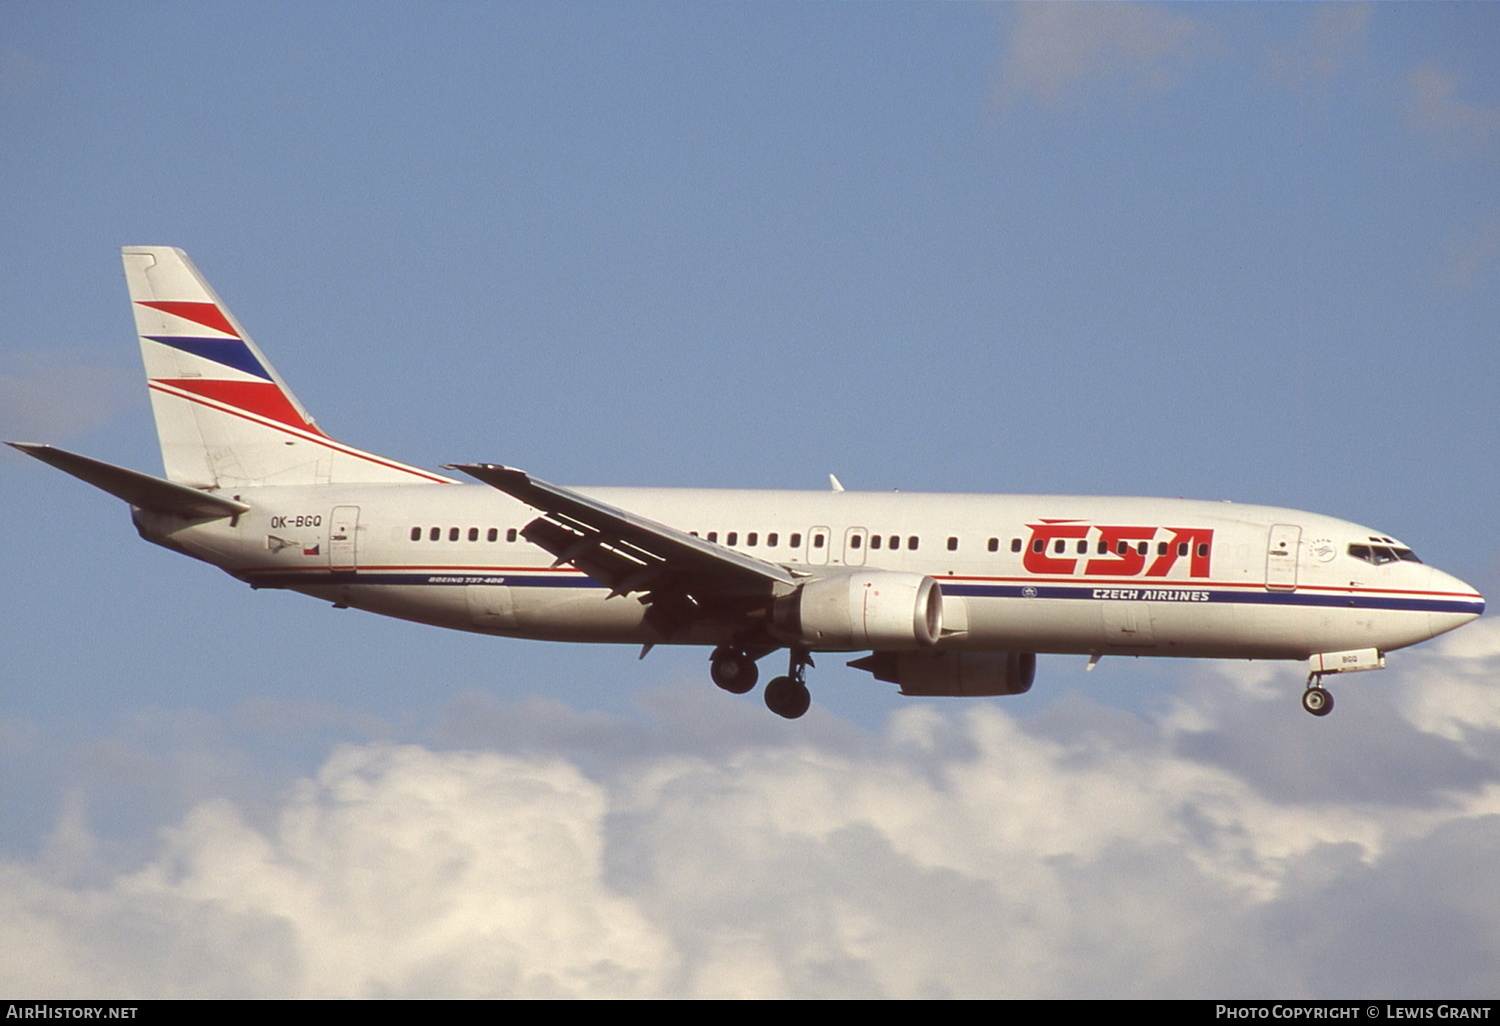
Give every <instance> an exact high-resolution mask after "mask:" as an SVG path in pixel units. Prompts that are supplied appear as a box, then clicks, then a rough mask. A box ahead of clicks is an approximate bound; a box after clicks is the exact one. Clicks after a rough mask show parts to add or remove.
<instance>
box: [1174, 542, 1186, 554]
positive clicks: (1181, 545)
mask: <svg viewBox="0 0 1500 1026" xmlns="http://www.w3.org/2000/svg"><path fill="white" fill-rule="evenodd" d="M1187 549H1188V546H1187V542H1178V543H1177V555H1179V556H1186V555H1187Z"/></svg>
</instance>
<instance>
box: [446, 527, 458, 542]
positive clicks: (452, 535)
mask: <svg viewBox="0 0 1500 1026" xmlns="http://www.w3.org/2000/svg"><path fill="white" fill-rule="evenodd" d="M448 540H449V541H458V528H456V527H450V528H448Z"/></svg>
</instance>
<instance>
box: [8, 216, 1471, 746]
mask: <svg viewBox="0 0 1500 1026" xmlns="http://www.w3.org/2000/svg"><path fill="white" fill-rule="evenodd" d="M123 258H124V263H125V276H126V280H127V282H128V284H129V290H130V299H131V306H132V309H133V310H134V314H135V322H136V330H137V334H138V336H139V340H140V346H141V352H142V356H143V359H144V362H145V369H146V376H147V379H148V386H149V389H150V396H151V405H152V412H153V414H154V417H155V422H156V429H157V434H158V438H159V441H160V443H161V450H162V462H163V465H164V469H165V475H166V476H165V477H156V476H154V475H150V474H145V473H141V472H138V471H134V470H129V469H126V468H124V467H118V466H114V465H112V464H109V463H104V462H102V461H100V460H95V459H92V458H90V457H87V456H82V455H78V454H76V453H72V452H68V451H66V450H63V449H58V448H55V447H52V446H50V445H44V444H38V443H25V442H12V443H9V444H10V445H12V446H14V447H15V448H17V449H19V450H20V451H22V452H24V453H26V454H28V455H30V456H34V457H36V458H37V459H39V460H41V461H43V462H45V463H48V464H51V465H52V466H54V467H56V468H58V469H60V470H63V471H65V472H67V473H69V474H71V475H73V476H74V477H77V478H79V479H81V480H83V481H85V482H87V483H88V484H91V485H94V486H95V487H97V488H100V489H102V490H104V491H105V492H108V493H109V494H111V495H114V496H116V497H118V498H120V499H123V500H125V501H126V502H127V503H129V504H130V511H131V517H132V519H133V521H134V523H135V526H136V529H137V531H138V532H139V533H140V535H141V537H143V538H145V539H146V540H147V541H150V542H154V543H155V544H157V545H161V546H163V547H165V548H167V549H170V550H172V551H174V552H178V553H182V554H183V555H187V556H191V557H193V558H195V559H199V560H202V561H204V562H206V563H209V564H211V565H213V566H216V567H219V568H220V569H222V570H224V571H225V572H227V573H229V574H230V575H231V576H233V577H235V578H238V579H239V580H241V581H243V582H245V583H247V584H249V585H250V586H251V587H252V588H284V589H290V590H293V591H297V592H301V593H303V594H305V595H309V596H312V597H313V598H317V599H321V600H323V601H326V602H331V603H332V604H333V605H335V606H337V607H340V608H346V607H353V608H357V609H363V610H368V611H370V612H373V613H379V614H383V615H386V616H393V617H399V618H401V619H405V620H413V621H417V622H420V623H426V624H433V625H436V626H439V627H447V628H453V629H456V630H464V631H474V632H479V633H485V634H494V635H501V636H506V637H517V638H532V639H541V640H547V641H569V642H602V643H628V644H633V645H640V646H641V657H642V658H644V656H645V654H646V653H647V652H649V651H650V650H651V649H652V647H654V646H656V645H663V644H670V645H699V646H705V647H711V655H710V657H709V675H710V677H711V678H712V680H713V682H714V683H715V684H717V685H718V686H719V687H720V688H723V689H724V690H725V691H729V692H733V693H736V694H744V693H747V692H749V691H750V690H751V689H753V688H754V686H755V683H756V681H757V678H758V675H759V671H758V669H757V664H758V662H759V661H760V660H761V659H763V658H765V657H766V656H769V655H771V654H772V653H774V652H777V651H779V650H781V649H785V650H787V653H788V669H787V672H786V674H784V675H781V676H777V677H775V678H774V679H772V680H771V681H770V682H769V683H768V684H766V686H765V688H764V699H765V703H766V705H767V706H768V707H769V708H770V710H771V711H772V712H774V713H776V714H777V715H780V716H782V717H785V718H787V719H795V718H797V717H799V716H801V715H803V714H804V713H805V712H806V711H807V710H808V708H809V705H810V703H811V695H810V692H809V690H808V687H807V672H806V671H807V669H808V668H809V667H812V666H813V657H814V654H819V655H821V654H824V653H851V654H860V653H869V654H866V655H860V657H859V658H856V659H854V660H852V661H851V662H850V663H849V665H850V666H852V667H855V668H857V669H860V670H864V671H867V672H869V673H870V674H871V675H872V676H873V677H874V678H875V679H877V680H880V681H884V682H887V683H892V684H896V685H898V687H899V688H900V692H901V693H902V694H905V695H916V696H973V697H979V696H998V695H1017V694H1022V693H1024V692H1026V691H1028V690H1029V689H1030V688H1031V686H1032V683H1033V680H1034V679H1035V675H1036V657H1037V654H1038V653H1060V654H1073V655H1080V656H1087V657H1088V659H1089V662H1088V668H1089V669H1093V668H1094V666H1095V665H1096V664H1097V663H1098V662H1099V660H1100V659H1101V658H1103V657H1104V656H1178V657H1195V658H1210V659H1274V660H1305V661H1306V662H1307V664H1308V676H1307V683H1306V686H1305V687H1304V689H1303V693H1302V705H1303V707H1304V708H1305V709H1306V710H1307V711H1308V712H1310V713H1312V714H1313V715H1315V716H1325V715H1327V714H1328V713H1329V712H1330V711H1332V709H1333V695H1332V693H1331V692H1330V691H1329V690H1328V689H1327V688H1326V687H1325V686H1324V677H1326V676H1330V675H1335V674H1341V673H1350V672H1356V671H1365V670H1376V669H1380V668H1382V667H1384V666H1385V662H1386V655H1387V653H1389V652H1391V651H1394V650H1396V649H1401V648H1405V647H1407V646H1409V645H1415V644H1417V643H1419V642H1422V641H1425V640H1427V639H1429V638H1433V637H1436V636H1437V635H1439V634H1443V633H1444V632H1446V631H1451V630H1453V629H1455V628H1457V627H1460V626H1462V625H1464V624H1466V623H1468V622H1469V621H1471V620H1473V619H1474V618H1476V617H1477V616H1479V615H1480V614H1481V613H1482V612H1483V611H1484V599H1483V597H1482V596H1481V595H1480V594H1479V593H1478V592H1477V591H1476V590H1475V589H1473V588H1472V587H1470V586H1469V585H1467V584H1465V583H1463V582H1462V581H1460V580H1458V579H1457V578H1455V577H1453V576H1450V575H1449V574H1446V573H1444V572H1442V571H1441V570H1438V569H1436V568H1435V567H1431V566H1427V565H1425V564H1424V563H1422V562H1421V561H1420V560H1419V559H1418V558H1417V557H1416V555H1415V554H1414V553H1413V552H1412V550H1411V549H1410V548H1409V547H1408V546H1406V545H1404V544H1403V543H1401V542H1400V541H1398V540H1396V539H1395V538H1392V537H1390V536H1389V535H1386V534H1384V533H1383V532H1380V531H1376V530H1372V529H1370V528H1366V527H1362V526H1360V525H1358V524H1354V523H1350V522H1348V521H1344V520H1338V519H1334V518H1332V517H1327V516H1321V515H1318V514H1314V513H1304V512H1300V511H1297V510H1291V509H1278V508H1274V507H1267V506H1254V505H1241V504H1237V503H1230V502H1205V501H1194V500H1185V499H1151V498H1107V497H1088V496H1043V495H961V494H916V493H902V492H853V491H846V490H844V489H843V487H842V485H840V484H839V482H838V479H837V478H836V477H833V476H832V475H830V485H831V487H830V489H829V490H828V491H750V490H708V489H681V488H569V487H561V486H558V485H554V484H549V483H548V482H546V481H543V480H541V479H540V478H536V477H533V476H532V475H530V474H528V473H526V472H525V471H522V470H517V469H515V468H512V467H507V466H503V465H499V464H493V463H460V464H451V465H446V466H444V467H443V469H444V470H448V471H457V472H461V473H463V474H465V475H467V476H468V477H470V478H472V479H474V480H476V481H478V482H479V483H478V484H463V483H461V482H460V481H459V480H458V479H456V478H454V477H451V476H448V475H446V474H440V473H436V472H433V471H429V470H424V469H421V468H418V467H412V466H408V465H406V464H404V463H400V462H397V461H396V460H392V459H388V458H386V457H383V456H379V455H376V454H373V453H369V452H365V451H363V450H360V449H356V448H353V447H351V446H348V445H344V444H343V443H340V442H337V441H335V440H334V439H333V438H331V437H329V436H328V435H327V434H325V433H324V432H323V430H322V429H321V428H319V427H318V425H317V423H316V422H315V421H314V420H313V419H312V417H311V416H310V415H309V414H308V412H307V410H306V409H305V408H304V407H303V405H302V404H301V403H300V402H299V401H298V400H297V398H296V396H295V395H293V393H292V391H291V389H290V388H288V387H287V385H286V383H285V382H284V381H283V380H282V379H281V376H280V375H279V374H277V372H276V370H275V368H274V367H272V365H271V363H270V361H268V360H267V359H266V358H265V356H264V355H263V354H262V353H261V351H260V349H259V347H257V346H256V344H255V343H254V342H253V341H252V340H251V338H250V336H249V335H248V334H247V333H246V332H245V330H244V329H243V328H242V327H241V326H240V323H239V321H237V320H236V319H235V317H234V315H233V314H232V313H230V311H229V308H228V307H227V306H226V305H225V304H224V302H223V301H222V300H221V299H220V298H219V297H218V295H217V294H216V293H215V292H214V291H213V289H212V288H211V287H210V286H209V285H208V283H207V281H206V280H205V279H204V277H203V276H202V275H201V274H200V273H199V272H198V270H197V268H196V267H194V266H193V264H192V263H191V262H190V261H189V260H188V258H187V256H186V254H184V253H183V252H182V251H181V250H179V249H174V248H170V247H162V246H130V247H126V248H125V249H124V250H123Z"/></svg>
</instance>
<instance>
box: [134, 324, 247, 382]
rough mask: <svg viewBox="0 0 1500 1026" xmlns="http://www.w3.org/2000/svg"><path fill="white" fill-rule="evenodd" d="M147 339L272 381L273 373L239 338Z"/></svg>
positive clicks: (183, 337) (166, 337) (155, 337)
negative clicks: (262, 364)
mask: <svg viewBox="0 0 1500 1026" xmlns="http://www.w3.org/2000/svg"><path fill="white" fill-rule="evenodd" d="M146 337H147V338H149V339H150V340H151V341H153V342H160V343H161V344H162V345H164V346H171V347H172V348H173V349H181V350H182V351H183V352H184V353H192V354H193V355H194V356H201V357H203V359H205V360H212V361H213V362H214V363H221V364H223V365H224V366H225V367H233V368H234V369H235V370H237V371H244V372H245V373H246V374H254V375H255V376H256V377H258V378H265V379H266V380H267V381H270V380H271V372H270V371H268V370H266V369H265V367H263V366H261V362H260V361H259V360H257V359H256V358H255V354H254V353H252V352H250V347H249V346H247V345H245V343H244V342H242V341H241V340H239V339H237V338H191V337H189V336H187V335H147V336H146Z"/></svg>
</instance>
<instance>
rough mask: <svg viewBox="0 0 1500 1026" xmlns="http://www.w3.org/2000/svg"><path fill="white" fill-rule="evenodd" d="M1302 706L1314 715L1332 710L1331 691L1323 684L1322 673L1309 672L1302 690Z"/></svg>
mask: <svg viewBox="0 0 1500 1026" xmlns="http://www.w3.org/2000/svg"><path fill="white" fill-rule="evenodd" d="M1302 708H1304V709H1306V710H1307V711H1308V712H1310V713H1312V714H1313V715H1314V716H1327V715H1328V714H1329V713H1331V712H1333V692H1332V691H1329V690H1328V689H1327V688H1325V687H1324V686H1323V675H1322V674H1320V673H1314V674H1310V675H1309V676H1308V678H1307V687H1306V689H1304V690H1303V692H1302Z"/></svg>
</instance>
